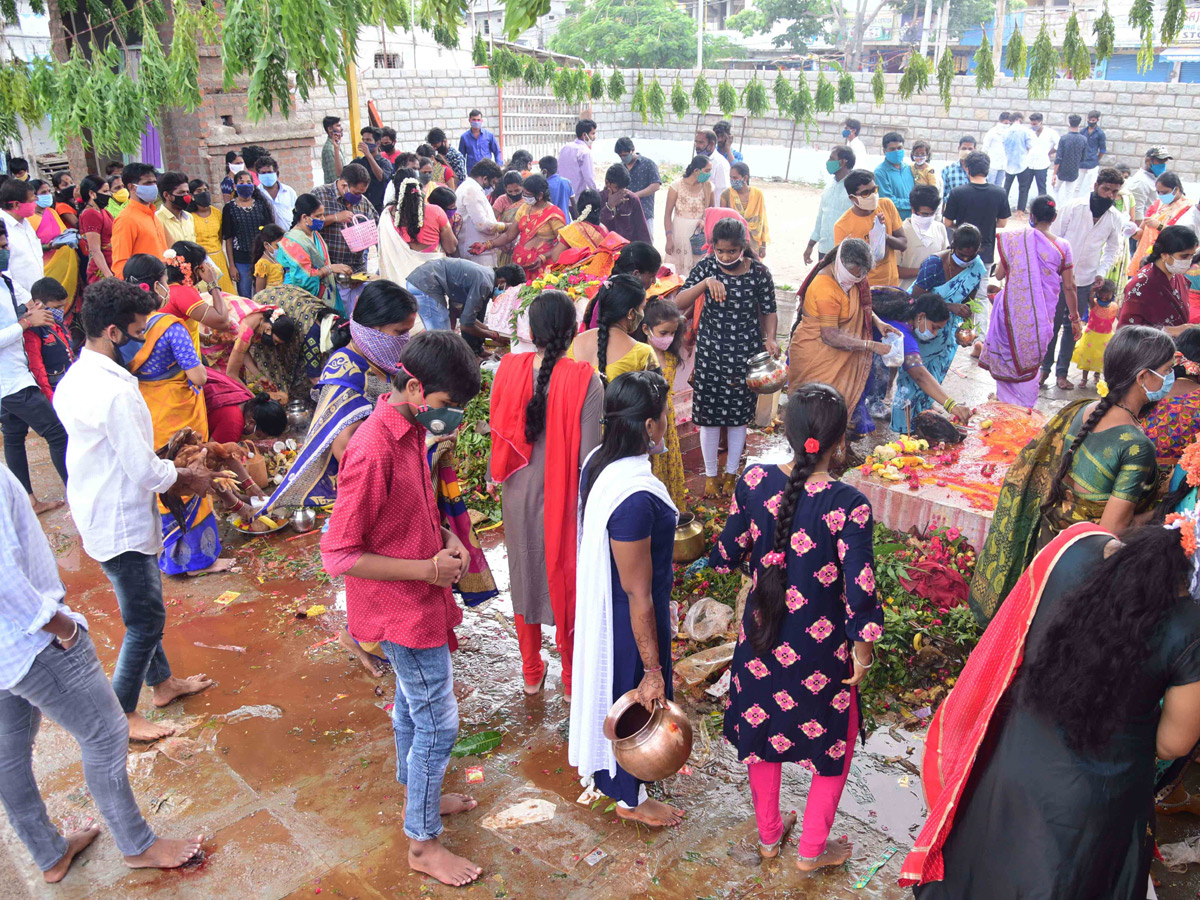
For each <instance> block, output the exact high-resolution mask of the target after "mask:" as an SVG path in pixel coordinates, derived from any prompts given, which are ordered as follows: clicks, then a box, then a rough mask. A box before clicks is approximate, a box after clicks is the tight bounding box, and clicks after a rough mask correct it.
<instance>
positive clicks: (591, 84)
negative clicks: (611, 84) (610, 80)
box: [588, 72, 604, 100]
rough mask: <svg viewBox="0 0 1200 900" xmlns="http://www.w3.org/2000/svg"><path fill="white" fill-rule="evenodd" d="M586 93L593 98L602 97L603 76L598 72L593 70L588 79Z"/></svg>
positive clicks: (601, 98)
mask: <svg viewBox="0 0 1200 900" xmlns="http://www.w3.org/2000/svg"><path fill="white" fill-rule="evenodd" d="M588 94H589V95H590V96H591V98H592V99H593V100H603V99H604V76H603V75H601V74H600V73H599V72H593V73H592V75H591V78H589V79H588Z"/></svg>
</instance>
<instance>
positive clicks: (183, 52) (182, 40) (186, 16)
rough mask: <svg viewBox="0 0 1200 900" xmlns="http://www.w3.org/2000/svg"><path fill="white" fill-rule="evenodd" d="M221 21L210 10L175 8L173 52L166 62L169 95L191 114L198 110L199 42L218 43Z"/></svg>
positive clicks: (181, 5) (187, 4)
mask: <svg viewBox="0 0 1200 900" xmlns="http://www.w3.org/2000/svg"><path fill="white" fill-rule="evenodd" d="M220 24H221V23H220V20H219V19H218V17H217V13H216V11H215V10H214V9H213V8H212V7H211V6H200V7H195V6H192V5H191V4H190V3H180V4H178V5H177V6H176V7H175V27H174V31H173V34H172V35H171V52H170V55H169V56H168V58H167V62H168V66H169V68H170V73H169V86H168V93H169V95H170V97H171V98H172V100H173V102H174V103H175V104H176V105H178V106H182V107H183V108H184V109H186V110H187V111H188V112H192V111H194V110H196V109H198V108H199V106H200V102H201V100H202V99H203V98H202V97H201V95H200V54H199V45H198V41H199V39H200V38H203V39H204V41H205V42H206V43H216V40H217V35H218V33H219V32H220Z"/></svg>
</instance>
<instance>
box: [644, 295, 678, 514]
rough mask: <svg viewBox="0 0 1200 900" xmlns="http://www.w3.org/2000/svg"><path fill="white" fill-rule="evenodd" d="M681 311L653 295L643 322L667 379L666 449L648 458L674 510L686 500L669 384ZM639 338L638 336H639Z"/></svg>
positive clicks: (674, 369) (674, 367) (675, 363)
mask: <svg viewBox="0 0 1200 900" xmlns="http://www.w3.org/2000/svg"><path fill="white" fill-rule="evenodd" d="M682 326H683V313H681V312H680V311H679V307H678V306H676V305H675V303H674V302H673V301H671V300H663V299H662V298H655V299H653V300H650V301H648V302H647V303H646V318H645V319H644V320H643V322H642V330H643V331H644V332H645V339H646V341H647V342H648V343H649V344H650V346H651V347H653V348H654V356H655V358H656V359H657V360H658V367H659V368H660V369H662V373H663V377H664V378H665V379H667V387H668V390H667V450H666V452H665V453H660V454H658V455H657V456H655V457H653V458H652V459H651V460H650V466H651V468H652V469H653V470H654V474H655V476H656V477H657V478H658V480H659V481H661V482H662V483H663V484H665V485H666V486H667V490H668V491H670V492H671V500H672V501H673V502H674V503H675V507H676V508H677V509H683V508H684V505H685V502H686V500H687V481H686V476H685V475H684V471H683V455H682V454H681V453H680V451H679V432H678V430H677V429H676V427H675V396H674V393H673V392H672V391H671V390H670V387H671V386H672V385H674V384H675V374H676V373H677V372H678V371H679V353H680V346H681V345H682V344H683V327H682ZM639 337H640V335H639Z"/></svg>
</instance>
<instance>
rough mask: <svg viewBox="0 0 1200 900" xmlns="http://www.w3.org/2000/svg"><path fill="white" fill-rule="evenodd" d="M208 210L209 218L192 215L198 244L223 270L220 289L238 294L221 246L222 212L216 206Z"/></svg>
mask: <svg viewBox="0 0 1200 900" xmlns="http://www.w3.org/2000/svg"><path fill="white" fill-rule="evenodd" d="M208 209H209V213H208V217H207V218H204V217H202V216H199V215H197V214H196V213H192V222H193V223H194V224H195V226H196V243H197V244H199V245H200V246H201V247H203V248H204V249H205V250H207V251H208V255H209V256H211V257H212V259H213V262H215V263H216V264H217V268H218V269H220V270H221V279H220V281H218V282H217V285H218V287H220V288H221V290H222V291H224V292H225V293H226V294H234V293H237V292H236V291H235V290H234V287H233V282H232V281H231V280H230V278H229V272H228V269H229V262H228V260H226V259H225V250H224V248H223V247H222V246H221V211H220V210H219V209H217V208H216V207H215V206H210V207H209V208H208Z"/></svg>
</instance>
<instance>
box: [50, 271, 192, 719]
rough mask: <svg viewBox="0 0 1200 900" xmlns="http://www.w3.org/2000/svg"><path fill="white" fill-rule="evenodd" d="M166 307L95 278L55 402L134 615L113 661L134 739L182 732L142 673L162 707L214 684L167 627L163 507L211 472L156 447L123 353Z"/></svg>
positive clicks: (79, 479)
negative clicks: (159, 720) (150, 710)
mask: <svg viewBox="0 0 1200 900" xmlns="http://www.w3.org/2000/svg"><path fill="white" fill-rule="evenodd" d="M156 307H157V300H156V298H155V296H154V294H153V292H150V293H147V292H146V291H142V290H139V289H138V288H137V287H136V286H135V285H132V284H128V283H126V282H123V281H117V280H115V279H111V278H108V279H104V280H102V281H98V282H96V283H95V284H92V285H89V286H88V288H87V290H86V291H85V292H84V301H83V309H82V319H83V328H84V333H85V334H86V335H87V343H86V344H85V345H84V348H83V350H82V351H81V352H80V354H79V359H78V360H77V361H76V362H75V364H74V365H73V366H71V368H70V369H68V370H67V374H66V375H64V376H63V379H62V381H60V382H59V383H58V386H57V388H55V391H54V408H55V410H56V411H57V412H58V417H59V418H60V419H61V420H62V423H63V426H64V427H65V428H66V430H67V435H68V436H69V442H68V444H67V471H68V472H69V473H70V476H71V480H70V481H69V482H68V484H67V501H68V502H69V503H70V505H71V516H72V518H74V520H75V525H76V527H77V528H78V529H79V536H80V538H81V539H82V540H83V549H84V551H86V553H87V554H88V556H90V557H92V559H94V560H96V561H97V562H98V563H100V568H102V569H103V570H104V574H105V575H107V576H108V580H109V581H111V582H112V585H113V591H114V592H115V593H116V595H117V604H118V605H119V606H120V609H121V618H122V620H123V621H124V622H125V639H124V641H122V643H121V653H120V655H119V656H118V658H117V665H116V668H115V669H114V670H113V690H114V691H116V694H117V699H118V701H120V704H121V709H122V710H123V711H124V712H125V716H126V718H127V719H128V720H129V735H130V738H131V739H132V740H137V741H153V740H158V739H159V738H163V737H166V736H168V735H170V734H174V729H173V728H171V727H170V726H166V725H162V724H156V723H151V722H149V721H147V720H146V718H145V717H144V716H142V714H141V713H139V712H138V711H137V703H138V696H139V694H140V693H141V688H142V682H143V681H144V682H145V683H146V684H148V685H150V686H151V687H152V688H153V699H154V705H155V706H156V707H163V706H166V705H167V704H168V703H170V702H171V701H173V700H175V699H177V698H179V697H183V696H186V695H188V694H195V693H198V692H200V691H202V690H204V689H205V688H208V687H210V686H211V685H212V684H213V682H212V679H210V678H207V677H205V676H204V675H195V676H192V677H191V678H176V677H175V676H174V675H172V674H171V667H170V665H169V664H168V663H167V656H166V653H164V652H163V647H162V635H163V627H164V626H165V624H166V618H167V613H166V609H165V608H164V606H163V598H162V574H161V572H160V571H159V568H158V553H159V551H160V550H161V549H162V517H161V516H160V515H159V513H158V507H157V505H156V503H155V495H156V494H160V493H166V492H167V491H168V490H170V489H171V488H172V487H174V486H176V485H178V486H179V487H180V488H181V489H182V491H183V493H184V494H190V495H195V494H203V493H206V492H207V491H208V490H209V488H210V487H211V485H212V475H211V473H210V472H209V471H208V470H207V469H206V468H204V467H203V465H202V463H200V462H197V463H196V464H195V465H194V466H193V467H191V468H186V469H185V468H179V467H176V465H175V464H174V463H172V462H171V461H169V460H164V459H159V458H158V457H157V456H156V455H155V453H154V423H153V421H152V420H151V418H150V410H149V409H148V408H147V406H146V401H145V400H143V399H142V394H141V391H140V390H138V384H137V379H136V378H134V377H133V375H132V374H130V372H129V371H128V370H127V369H126V368H125V366H124V364H123V363H121V362H119V361H118V360H120V359H121V354H120V350H119V349H118V348H120V347H121V346H123V345H124V344H127V343H129V341H131V340H137V339H140V338H141V336H142V333H143V332H144V331H145V328H146V320H147V319H148V318H149V316H150V314H151V313H153V312H154V310H155V308H156Z"/></svg>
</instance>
